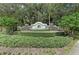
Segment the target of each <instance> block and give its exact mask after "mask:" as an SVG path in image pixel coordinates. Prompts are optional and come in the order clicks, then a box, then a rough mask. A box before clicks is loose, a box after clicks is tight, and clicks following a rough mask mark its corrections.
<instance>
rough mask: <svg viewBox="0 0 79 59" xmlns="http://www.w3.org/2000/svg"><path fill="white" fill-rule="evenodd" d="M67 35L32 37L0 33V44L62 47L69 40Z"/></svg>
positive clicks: (7, 45) (8, 45)
mask: <svg viewBox="0 0 79 59" xmlns="http://www.w3.org/2000/svg"><path fill="white" fill-rule="evenodd" d="M71 40H72V38H69V37H61V36H55V37H32V36H20V35H0V46H6V47H34V48H62V47H64V46H66V45H68V44H69V43H70V42H71Z"/></svg>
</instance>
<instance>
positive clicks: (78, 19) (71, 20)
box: [59, 12, 79, 30]
mask: <svg viewBox="0 0 79 59" xmlns="http://www.w3.org/2000/svg"><path fill="white" fill-rule="evenodd" d="M59 25H60V26H61V27H65V28H66V27H67V28H69V29H73V30H77V29H78V28H79V13H78V12H76V13H74V14H72V15H69V16H63V17H62V20H61V21H60V22H59Z"/></svg>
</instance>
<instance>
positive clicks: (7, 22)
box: [0, 16, 17, 34]
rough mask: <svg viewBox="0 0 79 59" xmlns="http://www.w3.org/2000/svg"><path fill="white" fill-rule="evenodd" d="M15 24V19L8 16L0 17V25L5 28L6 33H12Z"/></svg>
mask: <svg viewBox="0 0 79 59" xmlns="http://www.w3.org/2000/svg"><path fill="white" fill-rule="evenodd" d="M16 25H17V20H15V19H14V18H10V17H5V16H4V17H0V26H3V27H5V28H6V33H7V34H12V33H13V31H14V26H16Z"/></svg>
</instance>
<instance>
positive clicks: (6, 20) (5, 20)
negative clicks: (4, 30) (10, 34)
mask: <svg viewBox="0 0 79 59" xmlns="http://www.w3.org/2000/svg"><path fill="white" fill-rule="evenodd" d="M15 24H17V21H16V20H15V19H13V18H10V17H0V25H1V26H13V25H15Z"/></svg>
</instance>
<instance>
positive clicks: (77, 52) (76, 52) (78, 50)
mask: <svg viewBox="0 0 79 59" xmlns="http://www.w3.org/2000/svg"><path fill="white" fill-rule="evenodd" d="M69 55H79V41H78V42H77V43H76V45H75V46H74V47H73V49H72V51H71V52H70V54H69Z"/></svg>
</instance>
